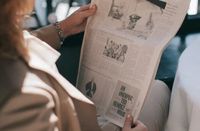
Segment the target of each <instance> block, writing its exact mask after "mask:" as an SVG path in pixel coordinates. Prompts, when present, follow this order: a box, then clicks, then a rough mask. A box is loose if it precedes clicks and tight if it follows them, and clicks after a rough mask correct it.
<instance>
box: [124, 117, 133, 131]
mask: <svg viewBox="0 0 200 131" xmlns="http://www.w3.org/2000/svg"><path fill="white" fill-rule="evenodd" d="M132 123H133V117H132V116H131V115H129V114H128V115H127V117H126V119H125V122H124V127H123V129H122V131H125V130H127V129H130V128H131V125H132Z"/></svg>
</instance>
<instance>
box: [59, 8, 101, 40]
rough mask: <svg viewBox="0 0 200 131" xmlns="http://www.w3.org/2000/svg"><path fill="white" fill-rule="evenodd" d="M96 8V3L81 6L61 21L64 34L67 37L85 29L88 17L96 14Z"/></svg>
mask: <svg viewBox="0 0 200 131" xmlns="http://www.w3.org/2000/svg"><path fill="white" fill-rule="evenodd" d="M96 10H97V7H96V5H92V6H90V5H85V6H82V7H80V8H79V9H78V10H77V11H75V12H74V13H73V14H72V15H70V16H69V17H68V18H66V19H65V20H63V21H61V22H60V26H61V29H62V30H63V33H64V36H65V37H67V36H70V35H73V34H76V33H80V32H82V31H84V30H85V26H86V23H87V18H88V17H90V16H92V15H94V14H95V12H96Z"/></svg>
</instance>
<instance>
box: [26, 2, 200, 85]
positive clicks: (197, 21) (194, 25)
mask: <svg viewBox="0 0 200 131" xmlns="http://www.w3.org/2000/svg"><path fill="white" fill-rule="evenodd" d="M35 1H36V2H35V14H34V15H33V16H32V17H31V18H30V19H28V20H27V21H25V23H24V26H25V27H28V28H31V29H37V28H40V27H42V26H45V25H48V24H51V23H54V22H55V21H60V20H63V19H64V18H66V17H67V16H69V15H70V14H71V13H73V12H74V11H75V10H77V9H78V8H79V7H80V6H82V5H85V4H88V3H90V0H35ZM83 34H84V33H80V34H77V35H75V36H71V37H68V38H67V39H66V40H65V41H64V44H63V46H62V47H61V49H60V50H59V51H60V52H61V54H62V55H61V57H60V59H59V60H58V62H57V66H58V69H59V71H60V73H61V74H62V75H63V76H64V77H65V78H67V79H68V80H69V81H70V82H71V83H72V84H74V85H75V84H76V77H77V72H78V64H79V58H80V49H81V44H82V39H83ZM194 42H198V43H199V44H200V0H191V3H190V7H189V10H188V13H187V15H186V17H185V20H184V22H183V24H182V26H181V28H180V30H179V31H178V33H177V34H176V36H174V38H173V39H172V40H171V41H170V42H169V46H168V47H167V48H166V49H165V51H164V52H163V55H162V57H161V61H160V65H159V68H158V72H157V75H156V79H160V80H163V81H164V82H165V83H166V84H167V85H168V86H169V87H170V88H172V84H173V81H174V76H175V73H176V69H177V64H178V59H179V56H180V55H181V53H182V52H183V51H184V49H185V48H187V47H188V46H189V45H190V43H194ZM197 57H200V56H197Z"/></svg>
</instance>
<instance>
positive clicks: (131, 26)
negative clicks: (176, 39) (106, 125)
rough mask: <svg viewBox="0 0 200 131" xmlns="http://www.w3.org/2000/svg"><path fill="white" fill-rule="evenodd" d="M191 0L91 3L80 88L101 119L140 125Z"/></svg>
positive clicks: (103, 0)
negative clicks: (93, 12) (163, 57)
mask: <svg viewBox="0 0 200 131" xmlns="http://www.w3.org/2000/svg"><path fill="white" fill-rule="evenodd" d="M189 3H190V1H189V0H162V1H161V0H93V1H92V4H96V5H97V7H98V10H97V12H96V15H95V16H93V17H91V18H90V19H89V20H88V23H87V28H86V31H85V36H84V41H83V47H82V52H81V60H80V66H79V75H78V79H77V87H78V88H79V89H80V90H81V92H83V93H84V94H85V95H86V96H87V97H88V98H90V99H91V100H92V101H93V102H94V103H95V105H96V107H97V112H98V115H101V116H104V117H105V118H106V119H107V120H109V121H110V122H112V123H114V124H116V125H119V126H121V127H122V126H123V124H124V120H125V116H126V115H127V113H131V114H132V115H133V116H134V119H137V118H138V116H139V113H140V111H141V109H142V106H143V103H144V100H145V97H146V95H147V93H148V90H149V88H150V85H151V82H152V80H154V78H155V74H156V71H157V67H158V64H159V61H160V57H161V54H162V52H163V50H164V48H165V47H166V45H167V44H168V42H169V40H170V39H171V38H173V36H174V35H175V34H176V32H177V30H178V29H179V27H180V26H181V23H182V22H183V20H184V17H185V15H186V12H187V10H188V7H189Z"/></svg>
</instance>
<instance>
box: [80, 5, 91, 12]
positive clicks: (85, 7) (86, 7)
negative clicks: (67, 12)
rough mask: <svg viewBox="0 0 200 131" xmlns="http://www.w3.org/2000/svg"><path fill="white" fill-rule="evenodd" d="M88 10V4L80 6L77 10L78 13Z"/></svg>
mask: <svg viewBox="0 0 200 131" xmlns="http://www.w3.org/2000/svg"><path fill="white" fill-rule="evenodd" d="M89 8H90V4H88V5H83V6H81V7H80V8H79V9H78V10H79V11H84V10H88V9H89Z"/></svg>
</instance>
